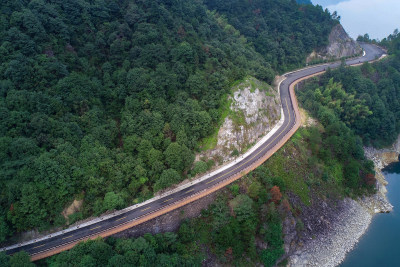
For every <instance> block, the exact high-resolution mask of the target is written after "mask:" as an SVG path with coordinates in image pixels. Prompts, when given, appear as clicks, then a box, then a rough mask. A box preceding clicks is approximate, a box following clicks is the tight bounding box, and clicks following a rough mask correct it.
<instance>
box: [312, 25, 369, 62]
mask: <svg viewBox="0 0 400 267" xmlns="http://www.w3.org/2000/svg"><path fill="white" fill-rule="evenodd" d="M361 52H362V49H361V47H360V46H359V45H358V44H357V42H355V41H354V40H353V39H351V38H350V36H349V35H348V34H347V33H346V31H345V30H344V29H343V27H342V25H340V24H338V25H336V26H335V27H333V29H332V31H331V33H330V35H329V45H328V46H327V47H325V48H323V49H321V51H318V52H315V51H314V52H313V53H311V55H310V56H309V57H308V58H307V63H309V62H311V61H312V60H315V59H322V60H327V59H335V58H342V57H350V56H355V55H358V54H360V53H361Z"/></svg>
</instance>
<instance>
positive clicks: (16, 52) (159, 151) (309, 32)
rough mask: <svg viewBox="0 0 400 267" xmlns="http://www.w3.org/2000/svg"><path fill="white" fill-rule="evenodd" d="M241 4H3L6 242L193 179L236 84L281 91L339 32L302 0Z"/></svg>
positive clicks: (2, 232)
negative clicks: (279, 79) (67, 213)
mask: <svg viewBox="0 0 400 267" xmlns="http://www.w3.org/2000/svg"><path fill="white" fill-rule="evenodd" d="M226 3H231V4H232V8H231V9H229V12H226V11H225V10H224V9H223V7H224V5H226ZM240 3H241V4H240ZM240 3H239V2H236V1H231V2H229V1H225V2H219V1H218V2H215V4H210V3H208V4H209V8H210V9H217V11H218V12H211V11H209V10H208V9H207V6H206V5H204V4H202V2H199V1H195V0H155V1H141V0H137V1H128V0H120V1H116V0H110V1H103V0H98V1H85V0H63V1H59V0H32V1H28V0H21V1H11V0H9V1H3V2H2V4H1V7H0V10H1V14H2V15H1V16H0V20H1V23H0V40H1V46H0V58H1V65H0V123H1V125H0V136H1V137H0V139H1V141H0V146H1V148H0V165H1V168H0V204H1V205H0V206H1V209H0V242H2V241H4V240H6V239H7V238H8V237H10V236H12V235H13V234H14V233H15V232H19V231H23V230H27V229H31V228H39V229H47V228H49V227H50V226H53V225H56V226H60V225H64V224H65V221H66V220H65V218H64V217H63V216H62V215H61V211H62V210H63V209H64V208H65V207H66V205H68V204H69V203H71V201H72V200H73V199H83V203H84V204H83V210H82V212H79V213H76V214H74V215H73V216H71V217H70V218H69V219H68V220H69V223H72V222H74V221H75V220H78V219H81V218H84V217H88V216H91V215H96V214H100V213H102V212H104V211H106V210H112V209H115V208H122V207H125V206H127V205H131V204H133V203H137V202H140V201H142V200H143V199H147V198H149V197H151V196H152V195H153V194H154V192H156V191H158V190H160V189H163V188H165V187H167V186H170V185H172V184H175V183H178V182H180V181H182V180H183V179H184V178H185V177H186V175H187V172H188V171H189V170H190V168H192V163H193V160H194V151H195V150H196V149H197V147H198V142H199V140H201V139H202V138H203V137H206V136H208V135H209V134H210V133H211V132H212V131H213V129H214V127H216V126H217V124H218V121H219V118H220V115H221V114H220V113H221V109H219V108H220V103H221V99H222V96H223V95H224V94H226V93H227V92H228V90H229V88H230V85H231V84H232V83H233V82H235V81H237V80H239V79H241V78H243V77H245V76H246V75H251V76H255V77H257V78H258V79H261V80H263V81H266V82H268V83H271V81H272V80H273V78H274V75H275V72H276V71H282V70H286V69H289V68H293V67H294V66H299V65H301V62H302V59H304V58H305V55H306V53H307V52H308V51H310V49H311V48H312V47H314V46H320V45H323V44H325V42H326V41H327V36H328V33H329V30H330V28H331V27H332V25H334V24H335V23H337V22H336V21H334V20H332V19H331V17H330V15H329V13H326V12H323V11H322V9H320V8H315V7H312V6H307V7H305V6H302V7H300V6H298V5H297V4H296V3H295V2H293V1H286V0H275V1H262V2H259V1H253V2H252V3H251V2H247V1H245V2H240ZM244 3H248V4H244ZM254 7H256V8H255V9H254ZM253 11H254V12H253ZM222 14H225V16H222ZM244 19H249V20H248V22H246V23H245V22H244ZM229 23H230V24H233V26H231V25H230V24H229ZM235 27H236V28H235ZM257 51H258V52H257ZM260 54H261V55H260ZM211 164H212V162H211V163H210V164H209V166H210V165H211Z"/></svg>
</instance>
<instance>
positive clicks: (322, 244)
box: [284, 137, 400, 266]
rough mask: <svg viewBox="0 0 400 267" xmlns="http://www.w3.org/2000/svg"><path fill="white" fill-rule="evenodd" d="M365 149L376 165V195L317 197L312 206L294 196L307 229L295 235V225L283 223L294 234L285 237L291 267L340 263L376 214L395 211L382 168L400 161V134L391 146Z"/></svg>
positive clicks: (289, 232) (287, 231) (286, 229)
mask: <svg viewBox="0 0 400 267" xmlns="http://www.w3.org/2000/svg"><path fill="white" fill-rule="evenodd" d="M364 150H365V155H366V157H367V158H369V159H370V160H372V161H373V162H374V164H375V171H376V179H377V184H376V187H377V189H378V192H377V193H376V194H374V195H372V196H368V197H363V198H360V199H357V200H354V199H350V198H346V199H344V200H338V201H337V202H333V201H332V200H323V199H314V200H313V201H312V204H311V206H309V207H307V206H304V205H302V204H301V202H300V201H298V200H297V199H296V197H293V196H292V197H291V198H292V199H291V202H294V203H300V205H301V207H302V215H301V219H302V221H303V223H304V230H303V231H302V232H301V234H300V235H297V236H294V235H293V232H294V231H295V229H294V227H293V226H289V227H288V225H285V224H284V231H285V235H286V234H287V235H288V236H290V237H291V238H289V240H286V238H285V252H286V253H287V255H290V257H289V263H288V266H337V265H339V264H340V263H341V262H342V261H343V260H344V258H345V256H346V254H347V253H348V252H349V251H350V250H352V249H353V247H354V245H355V244H356V243H357V242H358V240H359V239H360V237H361V236H362V235H363V234H364V233H365V231H366V230H367V229H368V226H369V224H370V223H371V219H372V217H373V215H374V214H376V213H387V212H391V211H392V210H393V206H392V205H391V204H390V203H389V202H388V200H387V198H386V192H387V190H386V185H387V181H386V180H385V177H384V176H383V174H382V172H381V169H382V168H384V167H385V166H386V165H388V164H389V163H392V162H395V161H398V156H399V152H400V137H399V139H398V141H397V142H396V143H395V144H394V145H393V147H392V148H390V149H384V150H376V149H374V148H365V149H364ZM289 242H290V243H289Z"/></svg>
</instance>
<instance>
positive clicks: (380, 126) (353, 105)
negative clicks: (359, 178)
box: [301, 30, 400, 147]
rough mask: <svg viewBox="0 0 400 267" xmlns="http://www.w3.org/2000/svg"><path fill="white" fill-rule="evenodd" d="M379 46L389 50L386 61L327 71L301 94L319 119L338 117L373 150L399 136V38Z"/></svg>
mask: <svg viewBox="0 0 400 267" xmlns="http://www.w3.org/2000/svg"><path fill="white" fill-rule="evenodd" d="M359 40H362V41H370V40H369V38H368V37H367V36H366V37H365V38H364V37H363V38H359ZM380 45H382V46H384V47H387V48H388V53H389V57H388V58H387V59H385V60H382V61H379V62H375V63H373V64H369V63H365V64H364V65H363V66H361V67H360V68H349V67H344V66H342V67H341V68H339V69H337V70H332V71H328V72H327V73H326V74H325V75H323V76H322V77H321V79H320V80H318V81H314V83H313V84H309V85H308V87H307V88H306V91H305V92H302V93H301V94H304V99H305V105H306V107H307V108H309V109H310V110H312V111H313V112H315V114H318V118H319V119H322V120H326V121H329V120H332V117H333V116H337V117H339V118H341V120H342V121H343V122H345V123H346V125H347V126H348V127H350V128H351V129H353V130H354V132H355V133H356V134H357V135H359V136H360V137H361V138H362V140H363V143H364V144H365V145H368V146H370V145H372V146H375V147H383V146H389V145H391V144H393V143H394V141H395V140H396V138H397V136H398V134H399V133H400V120H399V118H400V102H399V99H400V34H399V33H398V31H397V30H396V31H395V32H394V33H393V34H392V35H390V36H389V37H388V38H385V39H384V40H382V42H381V43H380ZM321 110H322V111H321Z"/></svg>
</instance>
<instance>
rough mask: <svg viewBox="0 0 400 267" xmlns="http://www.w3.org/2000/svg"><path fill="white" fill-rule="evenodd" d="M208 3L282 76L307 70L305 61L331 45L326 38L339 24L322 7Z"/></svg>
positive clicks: (255, 0) (266, 1)
mask: <svg viewBox="0 0 400 267" xmlns="http://www.w3.org/2000/svg"><path fill="white" fill-rule="evenodd" d="M205 3H206V5H207V6H208V7H209V8H210V9H211V10H217V11H218V12H219V13H221V14H224V15H225V17H226V18H227V19H228V22H229V23H230V24H231V25H232V26H233V27H235V28H236V29H237V30H239V31H240V32H241V33H242V34H243V35H244V36H246V38H247V39H248V40H249V41H250V42H252V43H253V44H254V47H255V49H256V51H257V52H259V53H260V54H261V55H263V57H264V58H265V59H266V60H267V61H268V62H269V63H270V64H271V65H272V67H273V68H274V69H275V70H277V71H280V72H285V71H287V70H289V69H294V68H296V67H300V66H304V59H305V58H306V57H307V56H308V55H309V54H310V53H311V52H312V51H313V49H314V48H320V47H324V46H326V45H327V44H328V39H327V36H328V35H329V33H330V32H331V29H332V27H333V26H334V25H336V24H337V23H339V21H337V20H333V19H332V18H331V14H330V13H329V12H328V11H327V10H325V11H323V9H322V7H321V6H313V5H302V6H299V5H296V4H295V3H294V1H290V0H281V1H276V0H252V1H247V0H231V1H226V0H205ZM302 3H304V1H303V2H302Z"/></svg>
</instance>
